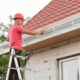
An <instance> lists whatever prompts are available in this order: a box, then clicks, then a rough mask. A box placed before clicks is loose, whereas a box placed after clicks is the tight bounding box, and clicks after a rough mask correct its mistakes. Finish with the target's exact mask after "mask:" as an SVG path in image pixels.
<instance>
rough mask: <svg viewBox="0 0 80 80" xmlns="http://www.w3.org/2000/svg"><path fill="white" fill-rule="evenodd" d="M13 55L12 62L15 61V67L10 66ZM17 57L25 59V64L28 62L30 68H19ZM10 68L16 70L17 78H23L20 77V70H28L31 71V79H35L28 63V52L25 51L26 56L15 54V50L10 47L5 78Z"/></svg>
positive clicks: (6, 78)
mask: <svg viewBox="0 0 80 80" xmlns="http://www.w3.org/2000/svg"><path fill="white" fill-rule="evenodd" d="M13 56H14V63H15V66H16V68H13V67H11V63H12V58H13ZM17 58H22V59H25V60H26V65H27V64H28V65H29V67H30V68H21V67H19V65H18V61H17ZM10 69H15V70H17V73H18V77H19V80H25V79H22V76H21V72H20V70H29V71H31V73H32V79H33V80H35V76H34V72H33V70H32V68H31V65H30V60H29V52H26V57H23V56H18V55H16V54H15V50H14V49H11V54H10V60H9V65H8V69H7V73H6V77H5V80H8V79H9V74H10Z"/></svg>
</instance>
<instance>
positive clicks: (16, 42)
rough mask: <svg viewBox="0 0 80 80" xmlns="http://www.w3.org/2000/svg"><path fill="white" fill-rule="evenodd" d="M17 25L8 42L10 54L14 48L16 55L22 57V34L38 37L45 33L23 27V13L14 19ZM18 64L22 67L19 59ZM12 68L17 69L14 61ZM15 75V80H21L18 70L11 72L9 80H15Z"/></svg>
mask: <svg viewBox="0 0 80 80" xmlns="http://www.w3.org/2000/svg"><path fill="white" fill-rule="evenodd" d="M13 19H14V20H15V23H14V25H12V26H11V27H10V28H9V30H8V38H7V41H9V43H10V53H11V49H12V48H14V50H15V54H16V55H21V52H22V34H30V35H37V34H41V33H44V31H29V30H27V29H25V28H24V27H22V26H21V25H22V24H23V20H24V16H23V15H22V14H21V13H17V14H15V16H14V18H13ZM18 64H19V66H20V60H19V59H18ZM11 66H12V67H15V64H14V60H13V61H12V65H11ZM13 75H14V76H15V79H14V80H19V78H18V74H17V71H16V70H12V69H11V71H10V76H9V80H13Z"/></svg>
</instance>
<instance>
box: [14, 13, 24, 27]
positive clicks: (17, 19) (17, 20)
mask: <svg viewBox="0 0 80 80" xmlns="http://www.w3.org/2000/svg"><path fill="white" fill-rule="evenodd" d="M13 19H14V20H15V24H17V25H20V26H21V25H22V24H23V20H24V16H23V15H22V14H21V13H17V14H15V16H14V18H13Z"/></svg>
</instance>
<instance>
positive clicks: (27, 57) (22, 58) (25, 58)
mask: <svg viewBox="0 0 80 80" xmlns="http://www.w3.org/2000/svg"><path fill="white" fill-rule="evenodd" d="M16 57H17V58H22V59H28V57H29V56H27V57H23V56H18V55H16Z"/></svg>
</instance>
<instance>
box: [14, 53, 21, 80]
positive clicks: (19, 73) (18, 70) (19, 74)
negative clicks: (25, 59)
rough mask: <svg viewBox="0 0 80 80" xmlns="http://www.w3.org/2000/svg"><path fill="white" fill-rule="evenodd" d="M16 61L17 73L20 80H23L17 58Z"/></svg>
mask: <svg viewBox="0 0 80 80" xmlns="http://www.w3.org/2000/svg"><path fill="white" fill-rule="evenodd" d="M14 55H15V53H14ZM14 61H15V65H16V68H17V73H18V76H19V80H22V77H21V72H20V69H19V65H18V61H17V58H16V56H15V57H14Z"/></svg>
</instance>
